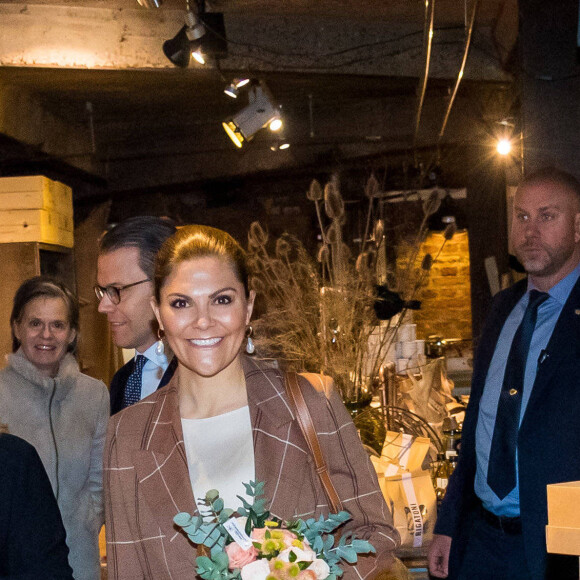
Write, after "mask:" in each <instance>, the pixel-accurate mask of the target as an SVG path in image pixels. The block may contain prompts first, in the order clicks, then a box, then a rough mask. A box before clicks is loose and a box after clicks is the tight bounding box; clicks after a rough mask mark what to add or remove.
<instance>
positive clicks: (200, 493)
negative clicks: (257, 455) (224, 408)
mask: <svg viewBox="0 0 580 580" xmlns="http://www.w3.org/2000/svg"><path fill="white" fill-rule="evenodd" d="M181 425H182V428H183V441H184V444H185V453H186V456H187V466H188V468H189V479H190V481H191V487H192V489H193V493H194V498H195V501H196V503H197V507H198V509H199V510H200V512H201V513H202V515H203V513H204V512H205V509H206V508H205V506H204V505H203V503H202V502H203V498H204V497H205V494H206V493H207V492H208V491H209V490H210V489H217V490H218V491H219V492H220V497H221V498H222V499H223V500H224V502H225V507H228V508H232V509H237V508H238V507H239V506H240V505H241V501H240V500H239V499H238V498H237V497H236V496H237V495H241V496H243V497H244V498H245V499H246V500H248V501H249V502H250V503H252V499H251V498H250V497H248V496H247V494H246V492H245V488H244V486H243V485H242V484H243V483H248V482H249V481H254V480H255V463H254V443H253V441H252V423H251V419H250V409H249V407H248V406H247V405H246V406H245V407H241V408H239V409H236V410H235V411H230V412H229V413H224V414H223V415H217V416H216V417H209V418H207V419H181Z"/></svg>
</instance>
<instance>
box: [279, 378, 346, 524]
mask: <svg viewBox="0 0 580 580" xmlns="http://www.w3.org/2000/svg"><path fill="white" fill-rule="evenodd" d="M285 383H286V393H287V395H288V399H289V400H290V404H291V405H292V408H293V410H294V412H295V415H296V419H297V420H298V424H299V425H300V429H301V430H302V434H303V435H304V439H306V443H307V444H308V448H309V449H310V453H311V454H312V457H313V459H314V464H315V465H316V473H318V476H319V477H320V482H321V483H322V487H323V488H324V491H325V493H326V497H327V499H328V503H329V505H330V508H331V510H332V512H333V513H338V512H340V511H342V509H343V508H342V502H341V501H340V497H339V496H338V493H337V492H336V489H335V487H334V484H333V483H332V479H330V474H329V473H328V467H327V465H326V462H325V461H324V456H323V455H322V449H321V448H320V441H318V435H316V430H315V428H314V423H313V422H312V417H311V415H310V411H309V410H308V407H307V406H306V401H305V400H304V395H303V394H302V390H301V389H300V385H299V383H298V375H297V374H296V373H293V372H287V373H286V381H285Z"/></svg>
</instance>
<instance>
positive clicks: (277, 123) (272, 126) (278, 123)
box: [270, 119, 282, 131]
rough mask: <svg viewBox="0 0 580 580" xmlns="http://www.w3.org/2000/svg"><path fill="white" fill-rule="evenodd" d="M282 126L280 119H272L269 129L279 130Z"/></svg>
mask: <svg viewBox="0 0 580 580" xmlns="http://www.w3.org/2000/svg"><path fill="white" fill-rule="evenodd" d="M281 128H282V119H274V120H273V121H272V122H271V123H270V131H279V130H280V129H281Z"/></svg>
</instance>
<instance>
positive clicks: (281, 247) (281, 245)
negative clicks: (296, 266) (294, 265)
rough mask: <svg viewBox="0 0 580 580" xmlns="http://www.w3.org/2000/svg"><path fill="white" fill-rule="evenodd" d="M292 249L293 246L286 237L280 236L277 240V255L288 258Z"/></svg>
mask: <svg viewBox="0 0 580 580" xmlns="http://www.w3.org/2000/svg"><path fill="white" fill-rule="evenodd" d="M291 251H292V247H291V246H290V244H289V243H288V242H287V240H285V239H284V238H278V239H277V240H276V257H277V258H287V257H288V256H289V255H290V252H291Z"/></svg>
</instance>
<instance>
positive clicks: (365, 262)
mask: <svg viewBox="0 0 580 580" xmlns="http://www.w3.org/2000/svg"><path fill="white" fill-rule="evenodd" d="M371 261H372V258H371V257H370V255H369V252H361V253H360V254H359V255H358V257H357V259H356V262H355V264H354V269H355V270H356V271H357V272H358V273H359V274H363V275H364V274H366V273H367V272H368V270H369V269H370V267H371Z"/></svg>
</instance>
